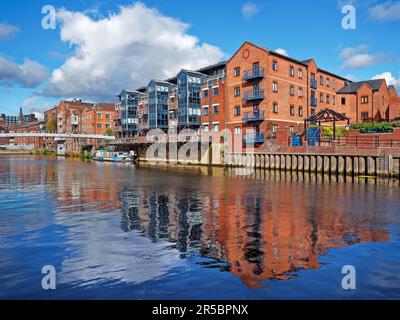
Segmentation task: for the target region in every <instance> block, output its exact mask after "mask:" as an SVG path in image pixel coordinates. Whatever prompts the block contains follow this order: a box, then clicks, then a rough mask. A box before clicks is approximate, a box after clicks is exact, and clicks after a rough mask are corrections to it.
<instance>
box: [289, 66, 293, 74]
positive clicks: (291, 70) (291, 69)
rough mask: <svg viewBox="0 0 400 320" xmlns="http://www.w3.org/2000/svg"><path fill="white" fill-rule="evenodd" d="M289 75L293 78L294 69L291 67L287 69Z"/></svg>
mask: <svg viewBox="0 0 400 320" xmlns="http://www.w3.org/2000/svg"><path fill="white" fill-rule="evenodd" d="M289 74H290V76H291V77H294V67H293V66H290V67H289Z"/></svg>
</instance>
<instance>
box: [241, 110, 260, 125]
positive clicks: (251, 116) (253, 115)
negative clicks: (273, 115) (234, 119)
mask: <svg viewBox="0 0 400 320" xmlns="http://www.w3.org/2000/svg"><path fill="white" fill-rule="evenodd" d="M264 120H265V112H264V111H258V112H245V113H244V114H243V121H244V122H256V121H264Z"/></svg>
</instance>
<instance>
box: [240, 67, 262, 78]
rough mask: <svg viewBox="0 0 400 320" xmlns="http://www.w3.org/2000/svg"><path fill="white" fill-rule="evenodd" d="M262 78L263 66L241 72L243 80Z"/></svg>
mask: <svg viewBox="0 0 400 320" xmlns="http://www.w3.org/2000/svg"><path fill="white" fill-rule="evenodd" d="M263 78H264V68H259V69H253V70H246V71H245V72H244V73H243V80H244V81H252V80H258V79H263Z"/></svg>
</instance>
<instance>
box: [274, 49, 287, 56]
mask: <svg viewBox="0 0 400 320" xmlns="http://www.w3.org/2000/svg"><path fill="white" fill-rule="evenodd" d="M275 52H277V53H279V54H281V55H283V56H288V52H287V50H285V49H282V48H278V49H276V50H275Z"/></svg>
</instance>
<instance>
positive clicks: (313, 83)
mask: <svg viewBox="0 0 400 320" xmlns="http://www.w3.org/2000/svg"><path fill="white" fill-rule="evenodd" d="M310 87H311V88H312V89H317V88H318V81H317V80H315V79H314V80H313V79H311V83H310Z"/></svg>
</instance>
